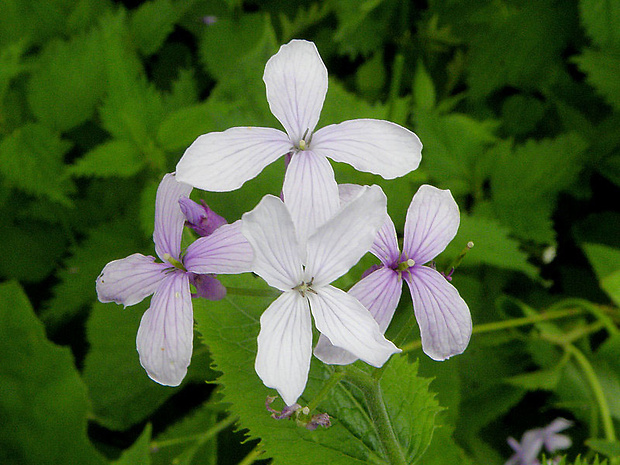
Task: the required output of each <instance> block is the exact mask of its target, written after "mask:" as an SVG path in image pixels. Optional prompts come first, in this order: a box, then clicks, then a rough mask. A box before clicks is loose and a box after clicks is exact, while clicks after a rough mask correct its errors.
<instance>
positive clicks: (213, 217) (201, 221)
mask: <svg viewBox="0 0 620 465" xmlns="http://www.w3.org/2000/svg"><path fill="white" fill-rule="evenodd" d="M200 202H201V203H200V204H198V203H196V202H194V201H193V200H192V199H190V198H189V197H181V198H180V199H179V206H180V207H181V211H182V212H183V215H185V218H187V221H186V222H185V224H186V225H187V226H189V227H190V228H192V229H193V230H194V231H195V232H196V234H198V235H199V236H209V235H211V234H213V231H215V230H216V229H217V228H219V227H220V226H222V225H223V224H226V223H228V221H226V219H225V218H224V217H222V216H220V215H218V214H217V213H215V212H214V211H213V210H211V209H210V208H209V206H208V205H207V204H206V203H205V201H204V200H201V201H200Z"/></svg>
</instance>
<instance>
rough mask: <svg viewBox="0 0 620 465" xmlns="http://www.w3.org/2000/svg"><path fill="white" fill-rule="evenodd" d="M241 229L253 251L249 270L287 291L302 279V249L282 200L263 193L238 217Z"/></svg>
mask: <svg viewBox="0 0 620 465" xmlns="http://www.w3.org/2000/svg"><path fill="white" fill-rule="evenodd" d="M241 231H242V233H243V235H244V236H245V237H246V239H247V240H248V242H249V243H250V244H251V246H252V249H253V251H254V261H253V263H252V271H254V272H255V273H256V274H258V275H259V276H260V277H261V278H263V279H264V280H265V281H267V283H268V284H269V285H270V286H272V287H275V288H277V289H280V290H281V291H290V290H291V289H292V288H294V287H295V286H297V285H298V284H300V283H301V282H302V278H303V267H302V262H301V251H300V249H299V244H298V242H297V237H296V236H295V226H294V225H293V220H292V219H291V215H290V213H289V211H288V209H287V208H286V206H285V205H284V203H283V202H282V201H281V200H280V199H279V198H278V197H274V196H273V195H266V196H265V197H263V199H262V200H261V201H260V203H259V204H258V205H257V206H256V208H254V210H252V211H251V212H249V213H245V214H244V215H243V217H242V220H241Z"/></svg>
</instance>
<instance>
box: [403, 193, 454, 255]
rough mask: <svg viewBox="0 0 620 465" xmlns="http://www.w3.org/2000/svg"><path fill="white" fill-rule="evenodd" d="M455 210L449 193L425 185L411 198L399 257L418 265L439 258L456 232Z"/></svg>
mask: <svg viewBox="0 0 620 465" xmlns="http://www.w3.org/2000/svg"><path fill="white" fill-rule="evenodd" d="M459 222H460V217H459V207H458V205H457V204H456V202H455V201H454V198H453V197H452V194H451V193H450V191H449V190H441V189H437V188H436V187H433V186H429V185H427V184H425V185H423V186H421V187H420V188H419V189H418V192H416V194H415V195H414V196H413V199H412V200H411V204H410V205H409V209H408V210H407V219H406V220H405V238H404V244H403V254H404V255H405V258H411V259H413V260H415V262H416V263H417V264H419V265H423V264H424V263H427V262H429V261H430V260H432V259H433V258H435V257H436V256H437V255H439V254H440V253H441V252H443V250H444V249H445V248H446V246H447V245H448V244H449V243H450V241H451V240H452V239H454V236H456V232H457V231H458V229H459Z"/></svg>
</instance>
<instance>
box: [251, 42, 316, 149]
mask: <svg viewBox="0 0 620 465" xmlns="http://www.w3.org/2000/svg"><path fill="white" fill-rule="evenodd" d="M263 81H265V86H266V87H267V101H268V102H269V108H271V112H272V113H273V114H274V116H275V117H276V118H278V121H280V123H282V126H284V128H285V129H286V132H287V133H288V135H289V136H290V138H291V140H292V141H293V143H294V144H298V143H299V141H300V140H301V139H302V138H303V137H304V134H305V133H306V132H307V133H308V135H311V134H312V132H313V131H314V128H315V127H316V123H318V121H319V116H320V115H321V108H323V102H324V100H325V94H327V68H325V65H324V64H323V60H321V56H320V55H319V51H318V50H317V49H316V46H315V45H314V44H313V43H312V42H308V41H305V40H291V41H290V42H289V43H288V44H286V45H282V46H281V47H280V50H279V51H278V53H276V54H275V55H274V56H272V57H271V58H270V59H269V61H268V62H267V64H266V65H265V74H264V75H263Z"/></svg>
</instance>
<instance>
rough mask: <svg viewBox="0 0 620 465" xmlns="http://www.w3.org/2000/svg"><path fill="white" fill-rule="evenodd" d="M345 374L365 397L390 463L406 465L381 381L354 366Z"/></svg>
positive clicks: (348, 368) (350, 366)
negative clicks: (386, 404) (385, 400)
mask: <svg viewBox="0 0 620 465" xmlns="http://www.w3.org/2000/svg"><path fill="white" fill-rule="evenodd" d="M345 373H346V380H347V381H349V382H350V383H351V384H353V385H354V386H356V387H357V388H358V389H359V390H360V391H362V394H363V395H364V399H365V400H366V405H367V406H368V411H369V413H370V418H372V421H373V423H374V425H375V429H376V431H377V434H378V436H379V440H380V441H381V445H382V446H383V450H384V452H385V454H386V456H387V459H388V462H389V463H390V464H392V465H406V464H407V459H406V458H405V454H404V453H403V450H402V448H401V446H400V443H399V442H398V439H397V438H396V434H395V433H394V429H393V428H392V422H391V421H390V417H389V415H388V412H387V409H386V408H385V402H384V401H383V394H382V392H381V385H380V384H379V381H378V380H376V379H374V378H373V377H372V376H370V375H369V374H368V373H366V372H364V371H362V370H360V369H359V368H356V367H354V366H352V365H349V366H347V368H346V371H345Z"/></svg>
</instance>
